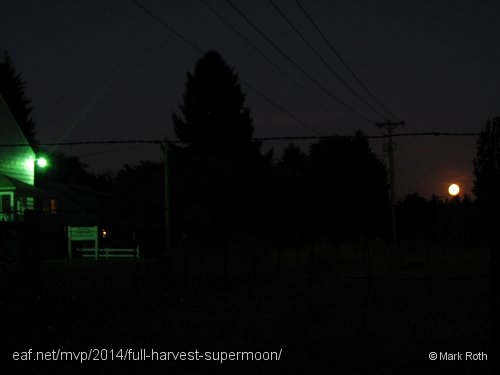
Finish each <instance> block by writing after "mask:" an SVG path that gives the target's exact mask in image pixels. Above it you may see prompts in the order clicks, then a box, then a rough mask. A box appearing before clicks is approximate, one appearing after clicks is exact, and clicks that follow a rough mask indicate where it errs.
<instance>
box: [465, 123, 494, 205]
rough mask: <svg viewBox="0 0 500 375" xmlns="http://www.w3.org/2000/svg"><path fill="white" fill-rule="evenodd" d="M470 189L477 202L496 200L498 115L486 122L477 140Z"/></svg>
mask: <svg viewBox="0 0 500 375" xmlns="http://www.w3.org/2000/svg"><path fill="white" fill-rule="evenodd" d="M473 164H474V175H475V180H474V187H473V189H472V191H473V192H474V194H475V195H476V197H477V199H478V202H480V203H481V202H484V203H492V202H498V192H499V190H500V117H496V118H494V119H493V120H491V121H488V122H487V123H486V128H485V129H484V130H483V131H481V135H480V136H479V139H478V141H477V154H476V157H475V158H474V161H473Z"/></svg>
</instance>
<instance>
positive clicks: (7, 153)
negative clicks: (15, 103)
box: [0, 95, 35, 186]
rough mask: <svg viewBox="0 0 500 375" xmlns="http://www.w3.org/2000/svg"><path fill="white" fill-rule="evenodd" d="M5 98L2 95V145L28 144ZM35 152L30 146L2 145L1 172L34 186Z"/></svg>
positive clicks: (0, 111) (0, 156) (0, 135)
mask: <svg viewBox="0 0 500 375" xmlns="http://www.w3.org/2000/svg"><path fill="white" fill-rule="evenodd" d="M27 143H28V141H27V140H26V137H25V136H24V134H23V132H22V131H21V129H20V128H19V126H18V125H17V122H16V120H15V119H14V117H13V116H12V113H11V112H10V110H9V108H8V107H7V104H6V103H5V100H4V99H3V97H2V96H1V95H0V145H15V144H27ZM34 171H35V153H34V152H33V150H32V149H31V147H30V146H23V147H4V146H0V173H1V174H4V175H6V176H8V177H11V178H15V179H16V180H19V181H22V182H24V183H25V184H28V185H31V186H33V184H34Z"/></svg>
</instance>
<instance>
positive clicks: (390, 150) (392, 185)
mask: <svg viewBox="0 0 500 375" xmlns="http://www.w3.org/2000/svg"><path fill="white" fill-rule="evenodd" d="M404 124H405V123H404V121H399V122H393V121H385V122H382V123H377V124H376V125H377V126H378V127H379V128H385V129H386V131H387V135H388V139H387V142H386V143H385V144H384V152H386V153H387V155H388V156H389V189H390V193H389V194H390V196H389V197H390V201H391V233H392V244H393V245H395V244H396V241H397V235H396V177H395V175H394V150H395V143H394V142H393V141H392V131H393V130H394V129H395V128H396V127H398V126H403V125H404Z"/></svg>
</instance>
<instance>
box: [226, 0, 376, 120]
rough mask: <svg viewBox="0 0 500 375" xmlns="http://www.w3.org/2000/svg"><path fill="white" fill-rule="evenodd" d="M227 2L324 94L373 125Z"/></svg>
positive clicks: (228, 2)
mask: <svg viewBox="0 0 500 375" xmlns="http://www.w3.org/2000/svg"><path fill="white" fill-rule="evenodd" d="M225 2H226V3H227V4H228V5H229V6H230V7H231V8H233V9H234V11H235V12H237V13H238V14H239V15H240V16H241V17H242V18H243V19H244V20H245V21H246V22H247V23H248V24H249V25H250V26H251V27H252V28H253V29H254V30H256V31H257V32H258V33H259V34H260V35H261V36H262V37H263V38H264V39H265V40H266V41H267V42H268V43H269V44H271V45H272V46H273V47H274V49H276V50H277V51H278V52H279V53H280V54H281V55H282V56H283V57H284V58H285V59H287V60H288V62H290V64H292V65H293V66H294V67H295V68H297V69H298V70H299V71H300V72H301V73H302V74H304V75H305V76H306V77H307V78H308V79H309V80H311V81H312V82H313V83H314V84H315V85H316V86H318V87H319V88H320V89H321V90H322V91H323V92H325V93H326V94H327V95H328V96H330V97H331V98H332V99H334V100H335V101H336V102H338V103H340V104H341V105H343V106H344V107H345V108H347V109H349V110H350V111H351V112H353V113H354V114H356V115H358V116H359V117H361V118H362V119H364V120H366V121H368V122H370V123H373V122H374V121H373V120H372V119H370V118H369V117H368V116H365V115H364V114H362V113H361V112H359V111H357V110H356V109H355V108H353V107H352V106H350V105H349V104H347V103H346V102H345V101H343V100H342V99H340V98H339V97H338V96H336V95H335V94H334V93H332V92H331V91H330V90H328V89H327V88H326V87H325V86H323V85H322V84H321V83H320V82H319V81H318V80H317V79H316V78H314V77H313V76H311V75H310V74H309V73H308V72H307V71H306V70H305V69H304V68H303V67H302V66H300V65H299V64H297V63H296V62H295V61H294V60H293V59H292V58H291V57H290V56H289V55H288V54H287V53H286V52H285V51H283V50H282V49H281V48H280V47H279V46H278V45H277V44H276V43H274V42H273V41H272V40H271V39H270V38H269V37H268V36H267V35H266V34H265V33H264V32H263V31H262V30H261V29H260V28H259V27H258V26H257V25H255V23H253V22H252V21H251V20H250V19H249V18H248V17H247V16H246V15H245V14H244V13H243V12H242V11H241V10H240V9H239V8H238V7H237V6H236V5H234V4H233V3H231V2H230V1H229V0H225Z"/></svg>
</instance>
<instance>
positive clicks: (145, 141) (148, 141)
mask: <svg viewBox="0 0 500 375" xmlns="http://www.w3.org/2000/svg"><path fill="white" fill-rule="evenodd" d="M480 135H481V133H449V132H422V133H396V134H392V135H388V134H382V135H364V137H365V138H367V139H384V138H390V137H394V138H399V137H422V136H432V137H440V136H441V137H442V136H447V137H472V136H476V137H477V136H480ZM355 137H356V135H318V136H292V137H288V136H287V137H284V136H279V137H253V138H252V140H254V141H259V142H260V141H277V140H315V139H349V138H350V139H352V138H355ZM132 143H143V144H165V143H183V142H182V141H180V140H178V139H173V140H171V139H168V140H166V139H131V140H120V141H117V140H107V141H72V142H47V143H39V144H37V145H38V146H80V145H112V144H132ZM0 147H30V144H29V143H0Z"/></svg>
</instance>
